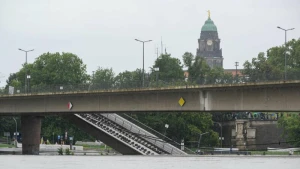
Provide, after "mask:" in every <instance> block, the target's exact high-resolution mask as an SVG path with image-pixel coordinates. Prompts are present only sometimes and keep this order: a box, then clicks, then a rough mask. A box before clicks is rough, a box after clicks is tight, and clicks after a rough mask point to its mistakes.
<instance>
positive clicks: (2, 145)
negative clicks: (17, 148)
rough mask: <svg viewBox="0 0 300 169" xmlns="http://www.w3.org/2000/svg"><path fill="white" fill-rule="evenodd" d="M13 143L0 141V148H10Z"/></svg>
mask: <svg viewBox="0 0 300 169" xmlns="http://www.w3.org/2000/svg"><path fill="white" fill-rule="evenodd" d="M12 147H14V145H10V144H2V143H0V148H12Z"/></svg>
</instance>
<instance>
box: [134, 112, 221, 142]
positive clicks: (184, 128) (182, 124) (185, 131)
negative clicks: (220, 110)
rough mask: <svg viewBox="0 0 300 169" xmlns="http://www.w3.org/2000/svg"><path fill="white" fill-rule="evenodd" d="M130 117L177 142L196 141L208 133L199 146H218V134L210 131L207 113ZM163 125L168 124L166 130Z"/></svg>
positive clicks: (138, 115) (154, 114)
mask: <svg viewBox="0 0 300 169" xmlns="http://www.w3.org/2000/svg"><path fill="white" fill-rule="evenodd" d="M131 116H133V117H134V118H136V119H137V120H139V121H140V122H142V123H144V124H146V125H147V126H150V127H151V128H153V129H154V130H156V131H158V132H160V133H166V136H167V137H169V138H171V139H172V140H175V141H177V142H181V140H182V139H184V140H185V142H189V141H197V140H198V139H199V134H200V133H204V132H209V133H210V134H209V135H204V136H203V138H202V140H201V145H207V146H217V145H218V133H216V132H214V131H213V130H212V127H213V121H212V115H211V114H209V113H198V112H197V113H193V112H186V113H176V112H171V113H136V114H131ZM165 124H169V128H168V129H166V128H165Z"/></svg>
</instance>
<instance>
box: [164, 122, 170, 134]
mask: <svg viewBox="0 0 300 169" xmlns="http://www.w3.org/2000/svg"><path fill="white" fill-rule="evenodd" d="M168 128H169V125H168V124H165V134H164V135H165V136H166V134H167V129H168Z"/></svg>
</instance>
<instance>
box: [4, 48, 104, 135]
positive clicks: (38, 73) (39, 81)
mask: <svg viewBox="0 0 300 169" xmlns="http://www.w3.org/2000/svg"><path fill="white" fill-rule="evenodd" d="M101 71H102V69H100V68H99V69H98V71H97V75H98V74H101ZM26 72H27V74H30V75H31V78H30V81H29V82H30V83H28V84H29V85H30V89H31V91H34V90H35V89H37V88H38V89H39V91H41V89H43V88H44V89H45V90H47V89H48V87H49V86H48V85H51V84H54V85H64V88H67V87H69V88H72V85H73V84H84V83H87V81H88V80H89V76H88V75H87V74H86V65H85V64H83V62H82V60H81V59H80V58H79V57H78V56H76V55H75V54H72V53H62V54H60V53H49V52H48V53H44V54H42V55H41V56H39V57H38V58H37V59H36V60H35V62H34V63H32V64H26V65H23V68H21V69H20V70H19V71H18V72H16V73H13V74H11V75H10V76H9V78H8V80H7V86H14V87H15V88H16V89H18V88H19V89H21V92H22V90H24V85H25V83H24V82H25V74H26ZM67 84H72V85H70V86H68V85H67ZM72 89H73V90H79V89H77V88H76V89H75V88H72ZM2 124H8V125H9V126H10V127H9V130H12V128H13V127H12V125H11V123H1V124H0V125H2ZM0 128H2V127H0ZM4 129H5V130H8V127H5V126H4ZM65 131H68V134H69V135H72V136H74V138H77V139H86V138H88V139H89V138H91V137H90V136H88V135H87V133H85V132H82V131H81V130H79V129H78V128H77V127H76V126H74V125H73V124H71V123H70V122H69V121H66V120H64V119H63V118H62V117H60V116H46V117H45V118H44V120H43V121H42V131H41V134H42V136H43V137H44V139H45V140H46V139H49V140H52V139H53V133H54V134H55V136H57V135H63V133H64V132H65ZM55 138H57V137H55Z"/></svg>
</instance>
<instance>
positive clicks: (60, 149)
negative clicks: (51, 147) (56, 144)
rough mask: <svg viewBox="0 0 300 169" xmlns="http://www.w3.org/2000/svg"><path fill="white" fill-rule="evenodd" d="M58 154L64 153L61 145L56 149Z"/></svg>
mask: <svg viewBox="0 0 300 169" xmlns="http://www.w3.org/2000/svg"><path fill="white" fill-rule="evenodd" d="M57 152H58V155H64V150H63V148H62V147H60V148H58V149H57Z"/></svg>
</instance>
